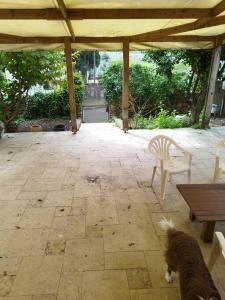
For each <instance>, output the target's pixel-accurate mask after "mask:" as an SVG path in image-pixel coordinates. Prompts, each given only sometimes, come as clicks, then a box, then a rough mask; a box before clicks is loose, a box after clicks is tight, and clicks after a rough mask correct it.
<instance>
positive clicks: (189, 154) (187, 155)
mask: <svg viewBox="0 0 225 300" xmlns="http://www.w3.org/2000/svg"><path fill="white" fill-rule="evenodd" d="M177 148H178V149H179V150H180V151H181V152H183V153H184V157H185V160H186V161H187V163H188V164H189V166H190V165H191V162H192V152H191V151H189V150H187V149H185V148H183V147H181V146H180V145H177Z"/></svg>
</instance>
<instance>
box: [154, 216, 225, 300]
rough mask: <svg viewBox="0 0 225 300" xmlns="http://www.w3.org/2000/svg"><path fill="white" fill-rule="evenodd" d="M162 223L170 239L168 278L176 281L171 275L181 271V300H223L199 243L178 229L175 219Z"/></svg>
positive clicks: (167, 259)
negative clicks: (174, 222)
mask: <svg viewBox="0 0 225 300" xmlns="http://www.w3.org/2000/svg"><path fill="white" fill-rule="evenodd" d="M159 224H160V226H161V228H162V229H164V230H166V231H167V237H168V248H167V250H166V253H165V258H166V262H167V266H168V270H167V272H166V275H165V278H166V280H167V282H172V276H171V273H172V272H179V278H180V293H181V300H199V299H200V300H221V297H220V295H219V292H218V290H217V288H216V287H215V284H214V282H213V280H212V277H211V275H210V273H209V270H208V268H207V266H206V264H205V262H204V259H203V255H202V252H201V249H200V247H199V245H198V243H197V241H196V240H195V239H194V238H193V237H191V236H190V235H188V234H186V233H184V232H182V231H178V230H176V229H175V226H174V224H173V222H172V220H167V219H165V218H164V219H162V220H161V221H160V222H159Z"/></svg>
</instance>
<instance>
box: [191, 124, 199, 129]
mask: <svg viewBox="0 0 225 300" xmlns="http://www.w3.org/2000/svg"><path fill="white" fill-rule="evenodd" d="M191 127H192V128H194V129H201V125H200V124H199V123H195V124H193V125H192V126H191Z"/></svg>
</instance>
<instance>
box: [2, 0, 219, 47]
mask: <svg viewBox="0 0 225 300" xmlns="http://www.w3.org/2000/svg"><path fill="white" fill-rule="evenodd" d="M224 34H225V1H221V0H207V1H206V0H169V1H168V0H151V1H149V0H138V1H135V0H120V1H118V0H117V1H114V0H108V1H103V0H92V1H90V0H64V2H63V0H32V1H31V0H14V1H10V0H1V1H0V50H14V51H19V50H31V49H63V48H64V38H65V37H71V41H72V48H74V49H79V50H85V49H89V50H95V49H98V50H112V51H115V50H122V48H123V39H124V37H129V41H130V50H142V49H169V48H173V49H179V48H192V49H193V48H211V47H214V45H215V43H218V42H220V43H221V42H223V40H224V38H225V36H223V35H224ZM74 37H75V39H74Z"/></svg>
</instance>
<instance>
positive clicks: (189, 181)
mask: <svg viewBox="0 0 225 300" xmlns="http://www.w3.org/2000/svg"><path fill="white" fill-rule="evenodd" d="M188 183H191V170H188Z"/></svg>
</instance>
